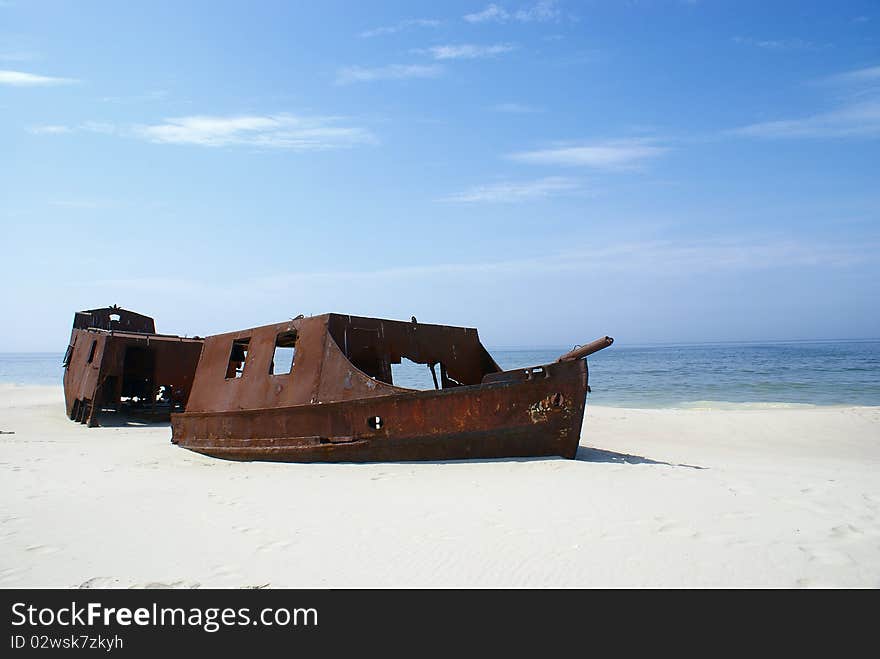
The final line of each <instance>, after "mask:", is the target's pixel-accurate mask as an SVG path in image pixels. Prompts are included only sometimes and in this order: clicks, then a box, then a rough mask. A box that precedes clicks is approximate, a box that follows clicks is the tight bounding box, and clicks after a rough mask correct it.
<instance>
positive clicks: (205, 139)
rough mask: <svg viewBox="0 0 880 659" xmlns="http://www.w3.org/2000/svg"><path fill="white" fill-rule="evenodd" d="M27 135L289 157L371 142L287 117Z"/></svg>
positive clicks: (330, 124)
mask: <svg viewBox="0 0 880 659" xmlns="http://www.w3.org/2000/svg"><path fill="white" fill-rule="evenodd" d="M29 130H30V132H32V133H35V134H43V135H51V134H63V133H72V132H91V133H101V134H105V135H118V136H121V137H133V138H139V139H144V140H147V141H149V142H153V143H156V144H189V145H195V146H206V147H224V146H250V147H257V148H270V149H289V150H292V151H323V150H328V149H340V148H346V147H352V146H356V145H360V144H375V143H376V142H377V140H376V138H375V136H374V135H373V134H372V133H371V132H370V131H368V130H367V129H365V128H362V127H359V126H349V125H345V124H344V123H343V120H342V119H341V118H339V117H303V116H294V115H291V114H274V115H239V116H232V117H224V116H207V115H196V116H189V117H176V118H171V119H165V120H164V121H163V122H162V123H159V124H139V125H134V126H129V125H123V126H120V125H116V124H111V123H105V122H98V121H88V122H84V123H81V124H78V125H75V126H63V125H44V126H32V127H30V128H29Z"/></svg>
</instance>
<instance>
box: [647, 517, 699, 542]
mask: <svg viewBox="0 0 880 659" xmlns="http://www.w3.org/2000/svg"><path fill="white" fill-rule="evenodd" d="M657 533H662V534H663V535H673V536H677V537H679V538H693V539H695V540H696V539H698V538H699V537H700V533H699V532H698V531H694V530H693V529H689V528H688V527H686V526H683V525H681V524H679V523H678V522H675V521H668V522H665V523H663V524H661V525H660V526H659V527H657Z"/></svg>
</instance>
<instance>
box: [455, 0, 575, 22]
mask: <svg viewBox="0 0 880 659" xmlns="http://www.w3.org/2000/svg"><path fill="white" fill-rule="evenodd" d="M560 15H561V12H560V11H559V7H558V6H557V3H556V1H555V0H540V1H539V2H537V3H535V4H534V5H530V6H527V7H523V8H521V9H518V10H516V11H513V12H509V11H507V10H506V9H505V8H504V7H502V6H501V5H497V4H494V3H493V4H490V5H488V6H487V7H486V8H485V9H484V10H483V11H480V12H477V13H474V14H466V15H465V16H464V20H466V21H467V22H468V23H506V22H508V21H518V22H520V23H532V22H536V23H542V22H546V21H553V20H557V19H558V18H559V17H560Z"/></svg>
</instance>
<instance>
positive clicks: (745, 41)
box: [733, 37, 816, 50]
mask: <svg viewBox="0 0 880 659" xmlns="http://www.w3.org/2000/svg"><path fill="white" fill-rule="evenodd" d="M733 40H734V41H735V42H736V43H739V44H742V45H744V46H754V47H756V48H763V49H765V50H804V49H812V48H816V44H814V43H813V42H811V41H805V40H804V39H752V38H751V37H734V39H733Z"/></svg>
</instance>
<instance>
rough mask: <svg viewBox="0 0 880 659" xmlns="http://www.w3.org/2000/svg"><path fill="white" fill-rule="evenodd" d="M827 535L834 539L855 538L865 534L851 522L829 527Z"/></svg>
mask: <svg viewBox="0 0 880 659" xmlns="http://www.w3.org/2000/svg"><path fill="white" fill-rule="evenodd" d="M829 535H830V536H831V537H832V538H834V539H835V540H857V539H858V538H861V537H863V536H864V535H865V534H864V533H863V532H862V530H861V529H860V528H858V527H856V526H853V525H852V524H841V525H840V526H835V527H834V528H833V529H831V533H830V534H829Z"/></svg>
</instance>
